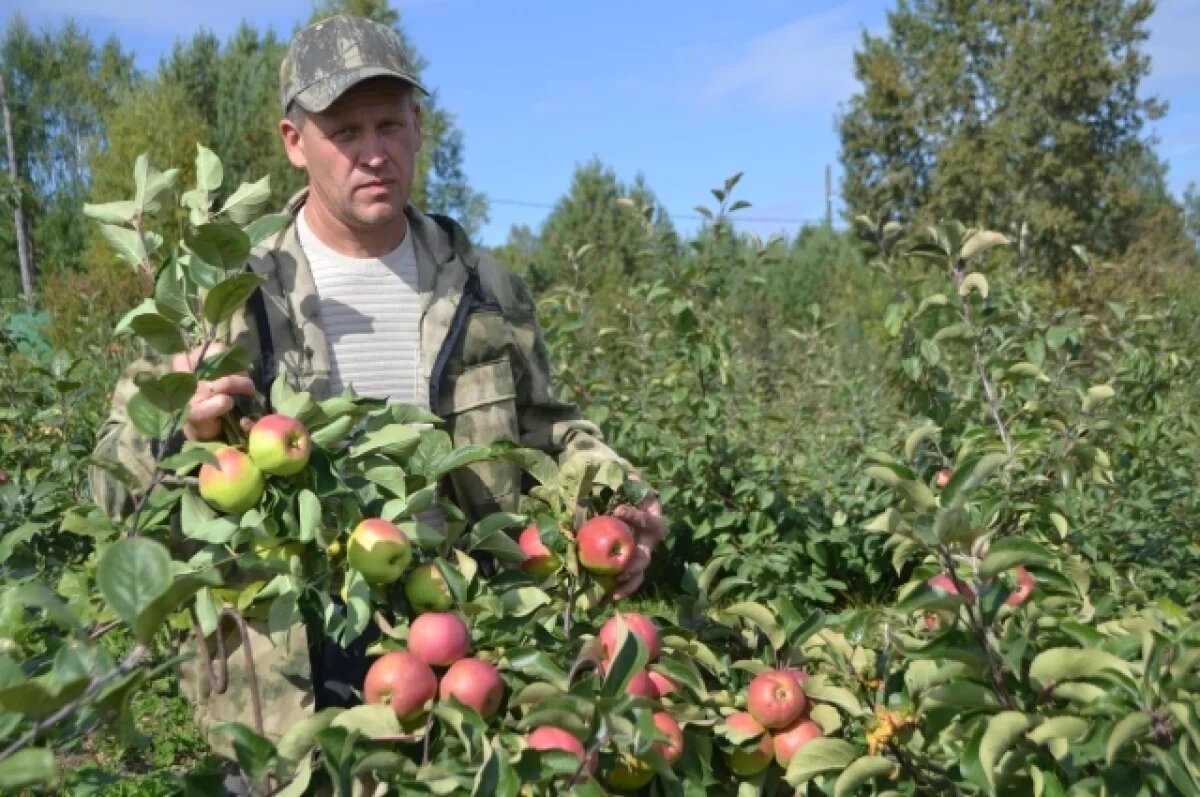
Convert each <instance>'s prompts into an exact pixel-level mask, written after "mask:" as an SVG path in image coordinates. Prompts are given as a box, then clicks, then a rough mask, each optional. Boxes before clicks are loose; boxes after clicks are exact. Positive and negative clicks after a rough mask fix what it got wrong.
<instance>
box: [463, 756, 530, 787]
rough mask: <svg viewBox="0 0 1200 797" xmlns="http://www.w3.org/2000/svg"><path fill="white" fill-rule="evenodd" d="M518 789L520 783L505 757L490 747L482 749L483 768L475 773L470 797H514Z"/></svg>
mask: <svg viewBox="0 0 1200 797" xmlns="http://www.w3.org/2000/svg"><path fill="white" fill-rule="evenodd" d="M519 788H521V781H520V779H519V778H518V777H517V773H516V772H515V771H514V770H513V768H512V766H511V765H510V764H509V763H508V758H507V757H506V755H505V754H504V753H502V752H500V751H498V750H495V749H493V748H492V747H486V748H484V759H483V766H482V767H480V768H479V771H478V772H477V773H475V783H474V784H473V785H472V787H471V797H516V794H517V790H518V789H519Z"/></svg>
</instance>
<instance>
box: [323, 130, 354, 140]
mask: <svg viewBox="0 0 1200 797" xmlns="http://www.w3.org/2000/svg"><path fill="white" fill-rule="evenodd" d="M353 135H354V131H353V130H351V129H350V128H348V127H343V128H340V129H338V130H334V131H333V133H331V134H330V136H329V137H330V138H332V139H333V140H334V141H349V140H350V138H351V136H353Z"/></svg>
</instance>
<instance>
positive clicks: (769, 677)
mask: <svg viewBox="0 0 1200 797" xmlns="http://www.w3.org/2000/svg"><path fill="white" fill-rule="evenodd" d="M807 703H808V699H807V698H806V696H805V694H804V688H803V687H802V686H800V684H799V683H798V682H797V681H796V679H795V677H794V676H792V674H791V673H788V672H784V671H783V670H767V671H766V672H763V673H759V674H758V675H756V676H754V680H752V681H751V682H750V685H749V686H748V687H746V708H747V709H748V710H749V711H750V716H752V717H754V719H756V720H758V722H759V724H760V725H762V726H763V727H764V728H783V727H785V726H787V725H790V724H791V723H792V722H794V721H795V720H796V718H797V717H799V716H800V715H801V714H802V713H803V712H804V707H805V705H807Z"/></svg>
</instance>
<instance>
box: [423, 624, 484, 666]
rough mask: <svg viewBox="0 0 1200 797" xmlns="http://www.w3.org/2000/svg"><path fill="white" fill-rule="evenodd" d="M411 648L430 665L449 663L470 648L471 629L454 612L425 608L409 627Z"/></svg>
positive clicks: (459, 657)
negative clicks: (433, 610)
mask: <svg viewBox="0 0 1200 797" xmlns="http://www.w3.org/2000/svg"><path fill="white" fill-rule="evenodd" d="M408 649H409V650H410V651H412V653H413V655H414V656H416V657H417V658H418V659H420V660H421V661H423V662H425V663H426V664H428V665H430V666H431V667H449V666H450V665H451V664H453V663H454V662H456V661H458V660H459V659H461V658H462V657H463V656H465V655H467V652H468V651H470V649H471V632H470V631H468V630H467V624H466V623H464V622H463V620H462V618H461V617H459V616H458V615H457V614H454V613H452V612H425V614H422V615H421V616H420V617H418V618H417V619H415V620H413V621H412V625H410V626H409V627H408Z"/></svg>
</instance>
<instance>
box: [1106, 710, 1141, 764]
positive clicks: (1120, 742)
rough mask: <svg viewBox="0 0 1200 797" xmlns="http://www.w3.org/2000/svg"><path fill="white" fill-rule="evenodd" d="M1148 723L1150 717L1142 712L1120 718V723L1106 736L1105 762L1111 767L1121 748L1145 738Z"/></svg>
mask: <svg viewBox="0 0 1200 797" xmlns="http://www.w3.org/2000/svg"><path fill="white" fill-rule="evenodd" d="M1150 723H1151V718H1150V715H1149V714H1147V713H1146V712H1144V711H1135V712H1133V713H1132V714H1127V715H1126V716H1124V717H1122V718H1121V721H1120V722H1118V723H1117V724H1116V725H1114V726H1113V729H1112V733H1111V734H1109V736H1108V744H1106V745H1105V746H1104V760H1105V762H1106V763H1107V764H1108V765H1109V766H1112V763H1113V761H1115V760H1116V758H1117V753H1118V752H1120V750H1121V748H1122V747H1124V746H1125V745H1127V744H1129V743H1130V742H1132V741H1134V740H1135V739H1140V738H1141V737H1143V736H1145V735H1146V732H1147V731H1149V730H1150Z"/></svg>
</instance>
